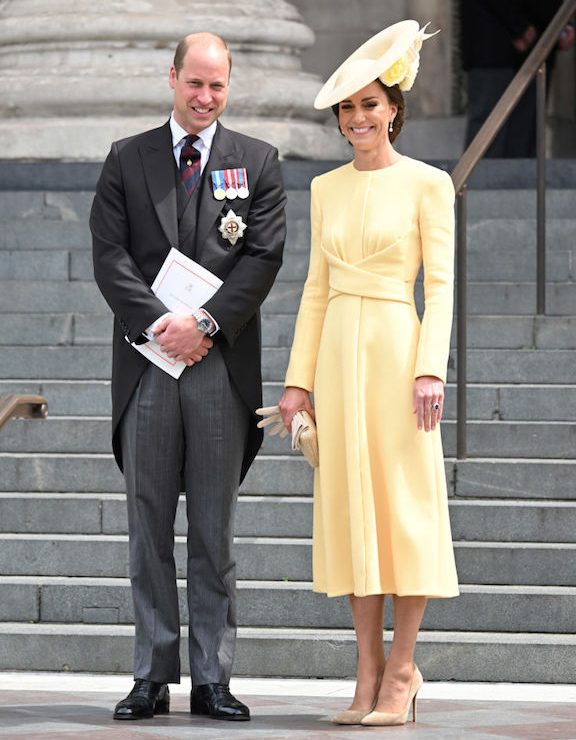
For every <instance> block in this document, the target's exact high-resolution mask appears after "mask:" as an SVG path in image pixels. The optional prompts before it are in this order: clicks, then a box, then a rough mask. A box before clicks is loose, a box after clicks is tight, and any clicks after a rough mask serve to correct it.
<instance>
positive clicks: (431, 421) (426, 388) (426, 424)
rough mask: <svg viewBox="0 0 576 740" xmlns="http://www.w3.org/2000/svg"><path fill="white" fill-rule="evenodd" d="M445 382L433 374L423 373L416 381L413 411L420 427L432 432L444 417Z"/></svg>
mask: <svg viewBox="0 0 576 740" xmlns="http://www.w3.org/2000/svg"><path fill="white" fill-rule="evenodd" d="M436 404H437V405H438V408H436ZM443 408H444V383H443V382H442V381H441V380H440V379H439V378H436V377H434V376H433V375H423V376H422V377H420V378H416V380H415V381H414V391H413V393H412V411H413V412H414V413H415V414H416V420H417V423H418V429H422V428H423V429H424V431H426V432H431V431H433V430H434V429H436V424H438V422H439V421H440V419H441V418H442V410H443Z"/></svg>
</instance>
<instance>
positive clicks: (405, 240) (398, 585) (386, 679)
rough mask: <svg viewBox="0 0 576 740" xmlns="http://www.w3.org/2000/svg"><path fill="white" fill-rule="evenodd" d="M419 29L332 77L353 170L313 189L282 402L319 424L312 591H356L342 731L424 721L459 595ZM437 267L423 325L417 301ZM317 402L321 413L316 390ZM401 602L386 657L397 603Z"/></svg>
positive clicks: (448, 282)
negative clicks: (427, 657)
mask: <svg viewBox="0 0 576 740" xmlns="http://www.w3.org/2000/svg"><path fill="white" fill-rule="evenodd" d="M427 37H428V36H427V35H426V34H425V33H424V29H422V30H419V26H418V23H417V22H416V21H404V22H402V23H398V24H395V25H394V26H391V27H390V28H388V29H386V30H384V31H382V32H381V33H379V34H377V35H376V36H375V37H374V38H372V39H371V40H370V41H368V42H366V44H364V45H363V46H362V47H360V49H358V50H357V51H356V52H355V53H354V54H353V55H352V56H351V57H350V58H349V59H348V60H346V62H344V64H343V65H342V66H341V67H340V68H339V69H338V70H337V71H336V72H335V73H334V75H333V76H332V77H331V78H330V79H329V80H328V82H327V83H326V85H325V86H324V88H323V89H322V90H321V91H320V93H319V95H318V97H317V99H316V102H315V106H316V107H317V108H327V107H333V110H334V111H335V113H336V115H337V117H338V122H339V127H340V131H341V133H342V135H343V136H345V137H346V138H347V139H348V141H349V143H350V144H351V145H352V147H353V148H354V160H353V162H351V163H349V164H346V165H344V166H343V167H340V168H338V169H336V170H333V171H331V172H328V173H326V174H324V175H322V176H320V177H317V178H315V179H314V181H313V182H312V186H311V197H312V205H311V218H312V245H311V254H310V266H309V273H308V278H307V281H306V284H305V287H304V293H303V296H302V302H301V305H300V310H299V313H298V318H297V322H296V330H295V337H294V343H293V346H292V352H291V356H290V363H289V367H288V371H287V375H286V381H285V386H286V388H285V391H284V393H283V395H282V397H281V399H280V401H279V407H280V412H281V414H282V418H283V421H284V424H285V426H286V427H287V428H289V427H290V424H291V420H292V417H293V415H294V413H295V412H296V411H297V410H299V409H306V410H308V411H311V412H314V411H315V414H316V421H317V428H318V440H319V453H320V466H319V468H317V470H316V474H315V479H314V554H313V567H314V590H315V591H321V592H325V593H327V594H328V595H329V596H340V595H349V599H350V604H351V608H352V617H353V622H354V628H355V632H356V638H357V646H358V670H357V683H356V691H355V695H354V700H353V702H352V705H351V706H350V708H349V709H348V710H346V711H345V712H343V713H341V714H339V715H337V716H336V717H335V718H334V721H335V722H337V723H339V724H363V725H395V724H404V723H405V722H406V720H407V717H408V713H409V709H410V705H411V704H412V706H413V719H415V700H416V694H417V692H418V690H419V688H420V686H421V685H422V676H421V674H420V672H419V671H418V669H417V667H416V666H415V665H414V663H413V655H414V649H415V645H416V639H417V635H418V630H419V627H420V623H421V620H422V617H423V614H424V610H425V607H426V600H427V598H429V597H450V596H456V595H457V594H458V585H457V579H456V569H455V565H454V555H453V550H452V541H451V534H450V524H449V519H448V505H447V495H446V480H445V474H444V462H443V455H442V443H441V438H440V428H439V426H438V422H439V421H440V419H441V417H442V406H443V400H444V383H445V380H446V366H447V361H448V352H449V341H450V329H451V323H452V292H453V201H454V191H453V188H452V183H451V180H450V178H449V176H448V175H447V174H446V173H444V172H441V171H440V170H437V169H435V168H433V167H431V166H429V165H426V164H423V163H421V162H418V161H416V160H413V159H410V158H409V157H406V156H401V155H400V154H398V153H397V152H396V151H395V150H394V148H393V146H392V142H393V141H394V140H395V139H396V137H397V136H398V134H399V132H400V129H401V127H402V123H403V120H404V100H403V96H402V92H401V91H402V89H404V90H406V89H409V88H410V87H411V86H412V83H413V81H414V77H415V76H416V72H417V69H418V62H419V51H420V48H421V45H422V41H423V40H424V39H426V38H427ZM422 262H423V264H424V288H425V311H424V316H423V319H422V324H420V321H419V319H418V316H417V314H416V309H415V306H414V299H413V287H414V281H415V279H416V276H417V274H418V271H419V268H420V265H421V264H422ZM311 391H314V399H315V409H313V407H312V403H311V400H310V395H309V394H310V392H311ZM386 594H391V595H392V596H393V600H394V638H393V641H392V644H391V648H390V652H389V655H388V658H387V660H385V657H384V648H383V643H382V630H383V619H384V596H385V595H386Z"/></svg>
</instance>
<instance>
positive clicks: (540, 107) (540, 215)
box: [536, 62, 546, 316]
mask: <svg viewBox="0 0 576 740" xmlns="http://www.w3.org/2000/svg"><path fill="white" fill-rule="evenodd" d="M536 312H537V313H538V315H540V316H541V315H542V314H545V313H546V63H545V62H544V63H543V64H542V65H541V66H540V67H539V69H538V72H537V73H536Z"/></svg>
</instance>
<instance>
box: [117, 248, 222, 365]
mask: <svg viewBox="0 0 576 740" xmlns="http://www.w3.org/2000/svg"><path fill="white" fill-rule="evenodd" d="M221 285H222V280H220V278H219V277H216V275H213V274H212V273H211V272H210V270H207V269H206V268H205V267H202V265H199V264H198V263H197V262H194V260H191V259H190V258H189V257H186V255H184V254H182V252H179V251H178V250H177V249H174V248H172V249H171V250H170V252H169V253H168V256H167V257H166V259H165V260H164V264H163V265H162V267H161V268H160V270H159V271H158V275H156V278H155V280H154V282H153V283H152V290H153V291H154V293H155V294H156V295H157V296H158V298H159V299H160V300H161V301H162V303H163V304H164V305H165V306H166V308H167V309H168V310H169V311H172V312H173V313H179V314H190V313H191V312H192V311H194V310H196V309H197V308H199V307H200V306H202V305H203V304H204V303H206V301H207V300H208V299H209V298H212V296H213V295H214V293H216V291H217V290H218V288H219V287H220V286H221ZM132 346H133V347H134V349H137V350H138V352H140V354H142V355H144V357H147V358H148V359H149V360H150V362H153V363H154V364H155V365H157V366H158V367H159V368H160V369H161V370H164V371H165V372H167V373H168V374H169V375H171V376H172V377H173V378H179V377H180V375H182V372H183V371H184V368H185V367H186V363H184V362H181V361H179V360H173V359H172V358H171V357H168V355H167V354H166V353H165V352H163V351H162V349H161V348H160V345H159V344H158V343H157V342H155V341H154V340H153V339H151V340H150V341H149V342H146V343H145V344H132Z"/></svg>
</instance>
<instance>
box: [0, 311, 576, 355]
mask: <svg viewBox="0 0 576 740" xmlns="http://www.w3.org/2000/svg"><path fill="white" fill-rule="evenodd" d="M295 320H296V316H295V314H264V315H263V317H262V344H263V346H264V347H290V346H291V345H292V339H293V335H294V323H295ZM467 328H468V347H469V348H470V349H576V317H575V316H470V317H469V319H468V324H467ZM111 341H112V315H111V314H110V313H108V312H106V313H104V314H99V313H92V314H90V313H52V314H34V313H5V314H4V321H3V322H2V326H0V345H13V346H35V345H42V346H46V345H59V346H62V345H82V346H84V345H97V346H109V345H110V343H111ZM451 345H452V347H455V346H456V325H455V323H454V326H453V330H452V338H451Z"/></svg>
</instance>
